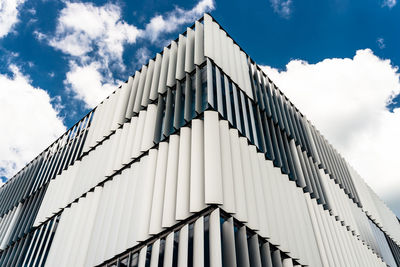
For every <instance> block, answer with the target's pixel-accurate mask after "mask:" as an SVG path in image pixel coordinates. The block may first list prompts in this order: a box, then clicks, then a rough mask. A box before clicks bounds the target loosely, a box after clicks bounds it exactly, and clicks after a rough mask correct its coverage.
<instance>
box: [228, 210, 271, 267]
mask: <svg viewBox="0 0 400 267" xmlns="http://www.w3.org/2000/svg"><path fill="white" fill-rule="evenodd" d="M221 231H222V256H223V262H224V264H225V265H226V266H232V267H236V250H235V232H234V228H233V217H231V218H229V219H228V220H226V221H225V222H224V223H223V224H222V229H221ZM269 267H272V266H269Z"/></svg>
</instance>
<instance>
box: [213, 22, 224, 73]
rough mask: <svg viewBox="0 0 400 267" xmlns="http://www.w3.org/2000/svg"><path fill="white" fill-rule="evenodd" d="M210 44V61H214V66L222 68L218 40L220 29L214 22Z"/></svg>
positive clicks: (219, 41) (219, 42)
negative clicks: (211, 48) (211, 52)
mask: <svg viewBox="0 0 400 267" xmlns="http://www.w3.org/2000/svg"><path fill="white" fill-rule="evenodd" d="M212 27H213V28H212V31H213V33H212V38H213V40H212V43H213V57H212V59H213V60H214V62H215V64H217V66H219V67H220V68H222V67H223V65H222V50H221V48H222V47H221V40H220V31H221V30H220V29H219V25H218V24H217V23H215V22H213V23H212Z"/></svg>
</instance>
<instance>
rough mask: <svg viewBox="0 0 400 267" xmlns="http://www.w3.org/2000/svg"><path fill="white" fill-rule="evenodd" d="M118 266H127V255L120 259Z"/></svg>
mask: <svg viewBox="0 0 400 267" xmlns="http://www.w3.org/2000/svg"><path fill="white" fill-rule="evenodd" d="M119 267H128V257H125V258H123V259H122V260H120V262H119Z"/></svg>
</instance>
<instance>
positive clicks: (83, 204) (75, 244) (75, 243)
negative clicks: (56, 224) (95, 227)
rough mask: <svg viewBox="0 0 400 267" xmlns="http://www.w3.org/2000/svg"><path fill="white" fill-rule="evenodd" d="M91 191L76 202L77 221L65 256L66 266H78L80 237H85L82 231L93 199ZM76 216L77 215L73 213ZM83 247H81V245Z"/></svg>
mask: <svg viewBox="0 0 400 267" xmlns="http://www.w3.org/2000/svg"><path fill="white" fill-rule="evenodd" d="M92 195H93V193H92V192H89V193H88V194H87V195H86V197H85V198H81V199H80V200H79V203H78V207H77V209H79V210H80V212H79V216H78V218H79V221H78V222H77V225H76V227H75V229H74V230H75V231H74V233H73V234H72V235H73V239H72V243H71V250H70V254H69V256H68V257H67V262H66V265H67V266H79V264H77V263H79V262H78V261H79V250H80V249H81V245H82V243H81V241H82V239H84V238H85V236H84V235H85V234H86V235H87V232H84V231H83V230H84V225H85V224H86V223H87V219H88V215H89V209H90V204H91V202H92V201H93V197H92ZM75 216H77V215H75ZM82 248H83V247H82Z"/></svg>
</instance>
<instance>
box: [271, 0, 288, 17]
mask: <svg viewBox="0 0 400 267" xmlns="http://www.w3.org/2000/svg"><path fill="white" fill-rule="evenodd" d="M270 2H271V6H272V8H273V9H274V12H275V13H277V14H278V15H280V16H281V17H283V18H289V17H290V14H291V12H292V0H270Z"/></svg>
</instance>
